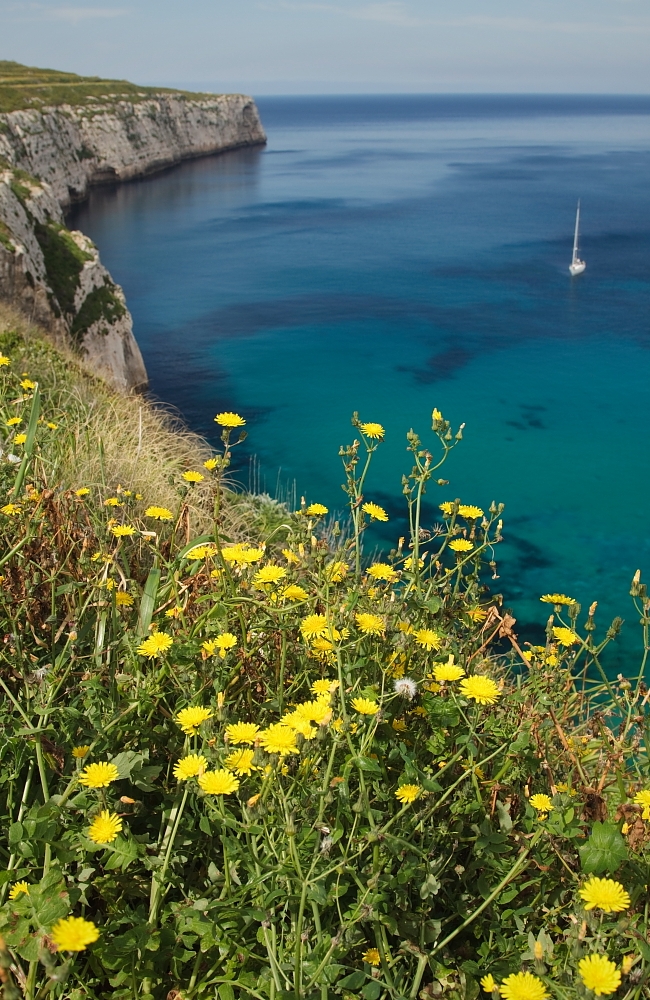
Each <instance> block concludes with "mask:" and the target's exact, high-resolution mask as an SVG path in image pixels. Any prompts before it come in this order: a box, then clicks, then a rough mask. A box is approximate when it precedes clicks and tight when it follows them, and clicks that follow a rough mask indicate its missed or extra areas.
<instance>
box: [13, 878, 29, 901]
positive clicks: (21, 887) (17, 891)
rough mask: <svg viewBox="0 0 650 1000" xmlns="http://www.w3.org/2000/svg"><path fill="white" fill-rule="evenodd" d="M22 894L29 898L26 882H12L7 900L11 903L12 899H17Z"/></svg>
mask: <svg viewBox="0 0 650 1000" xmlns="http://www.w3.org/2000/svg"><path fill="white" fill-rule="evenodd" d="M23 893H25V895H26V896H29V885H28V884H27V882H14V884H13V885H12V887H11V889H10V890H9V899H10V900H11V901H12V903H13V901H14V899H18V897H19V896H21V895H22V894H23Z"/></svg>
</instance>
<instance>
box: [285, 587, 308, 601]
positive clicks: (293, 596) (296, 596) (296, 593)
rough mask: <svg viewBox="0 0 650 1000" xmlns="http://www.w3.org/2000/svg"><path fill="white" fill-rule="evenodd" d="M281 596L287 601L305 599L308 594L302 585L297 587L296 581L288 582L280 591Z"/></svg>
mask: <svg viewBox="0 0 650 1000" xmlns="http://www.w3.org/2000/svg"><path fill="white" fill-rule="evenodd" d="M282 596H283V597H284V598H285V600H287V601H306V600H307V598H308V597H309V594H308V593H307V591H306V590H303V588H302V587H299V586H298V585H297V584H296V583H291V584H289V586H288V587H285V588H284V590H283V591H282Z"/></svg>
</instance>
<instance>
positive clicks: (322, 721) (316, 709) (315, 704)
mask: <svg viewBox="0 0 650 1000" xmlns="http://www.w3.org/2000/svg"><path fill="white" fill-rule="evenodd" d="M296 712H297V713H298V715H300V716H302V718H303V719H307V721H308V722H315V723H316V725H318V726H325V725H327V723H328V722H329V721H330V719H331V717H332V709H331V708H330V703H329V692H328V694H327V695H326V696H325V697H323V696H322V695H321V697H320V698H316V699H315V700H314V701H305V702H303V704H302V705H297V706H296Z"/></svg>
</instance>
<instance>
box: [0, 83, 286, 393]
mask: <svg viewBox="0 0 650 1000" xmlns="http://www.w3.org/2000/svg"><path fill="white" fill-rule="evenodd" d="M141 96H142V97H144V98H145V99H144V100H141V99H131V100H124V99H119V100H116V99H113V98H112V96H111V95H106V96H102V97H98V98H95V99H93V100H91V101H89V102H86V103H85V104H83V105H81V106H73V105H61V106H58V107H52V108H43V109H42V110H38V111H37V110H31V109H29V110H17V111H11V112H8V113H5V114H0V296H1V297H3V298H5V299H8V300H9V301H11V302H12V303H14V304H15V305H17V306H19V308H21V310H22V311H23V312H25V313H26V314H27V315H28V316H29V317H30V318H31V319H32V320H34V321H36V322H39V323H40V324H41V325H43V326H45V327H46V328H47V329H48V330H49V331H50V333H51V335H52V336H53V338H54V339H55V340H56V341H58V342H59V343H67V344H68V345H71V346H72V347H73V348H74V349H76V350H77V351H79V353H81V354H82V355H83V356H85V357H86V359H87V360H88V362H89V363H90V364H91V366H92V367H93V368H94V369H95V370H96V371H97V372H98V373H101V374H102V375H103V376H104V377H106V378H108V379H109V381H111V382H112V383H113V385H115V386H116V387H117V388H119V389H120V390H122V391H131V390H133V389H139V388H143V387H144V386H146V382H147V375H146V371H145V367H144V363H143V361H142V356H141V354H140V350H139V348H138V346H137V343H136V341H135V338H134V336H133V329H132V320H131V315H130V313H129V311H128V309H127V308H126V303H125V300H124V294H123V292H122V289H121V288H120V287H119V286H118V285H116V284H115V283H114V282H113V281H112V279H111V276H110V274H109V273H108V271H107V270H106V269H105V268H104V267H103V265H102V263H101V261H100V259H99V254H98V253H97V250H96V248H95V247H94V245H93V244H92V243H91V241H90V240H89V239H88V238H87V237H85V236H84V235H83V234H82V233H79V232H71V231H70V230H68V229H66V227H65V224H64V218H63V210H64V209H65V208H66V207H67V206H68V205H69V204H70V203H71V202H73V201H79V200H81V199H83V198H84V197H85V196H86V195H87V193H88V188H89V187H90V185H92V184H98V183H105V182H107V181H124V180H129V179H131V178H134V177H139V176H143V175H145V174H149V173H152V172H154V171H156V170H160V169H162V168H164V167H166V166H170V165H172V164H174V163H178V162H179V161H180V160H183V159H188V158H190V157H196V156H203V155H206V154H209V153H215V152H219V151H221V150H226V149H235V148H237V147H238V146H248V145H256V144H259V143H263V142H265V141H266V136H265V134H264V130H263V128H262V125H261V122H260V120H259V115H258V113H257V108H256V107H255V104H254V102H253V101H252V100H251V99H250V98H248V97H244V96H242V95H238V94H234V95H230V94H229V95H224V96H215V97H210V96H199V95H197V97H196V98H195V99H192V98H191V97H189V96H187V95H184V94H178V95H175V94H173V93H161V94H155V95H153V96H149V95H147V94H143V95H141ZM139 97H140V95H138V98H139ZM3 167H4V169H3Z"/></svg>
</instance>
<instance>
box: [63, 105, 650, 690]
mask: <svg viewBox="0 0 650 1000" xmlns="http://www.w3.org/2000/svg"><path fill="white" fill-rule="evenodd" d="M258 105H259V108H260V112H261V115H262V119H263V121H264V124H265V126H266V129H267V132H268V136H269V142H268V146H266V147H264V148H256V149H243V150H237V151H233V152H230V153H226V154H224V155H221V156H214V157H208V158H205V159H200V160H194V161H191V162H187V163H184V164H182V165H181V166H179V167H177V168H175V169H172V170H169V171H167V172H165V173H162V174H159V175H156V176H154V177H151V178H149V179H146V180H141V181H136V182H133V183H130V184H124V185H121V186H117V187H114V188H112V187H111V188H98V189H96V190H94V191H93V192H92V195H91V197H90V199H89V201H88V202H86V203H85V204H83V205H81V206H78V207H77V208H76V209H75V210H74V212H73V213H72V216H71V219H70V222H71V224H72V225H74V226H75V227H78V228H80V229H82V230H83V231H84V232H86V233H88V234H89V235H90V236H91V237H92V238H93V240H95V242H96V243H97V245H98V247H99V249H100V252H101V255H102V259H103V260H104V262H105V264H106V265H107V266H108V267H109V269H110V271H111V272H112V274H113V276H114V277H115V279H116V280H117V281H118V282H120V284H122V286H123V287H124V289H125V292H126V295H127V300H128V304H129V307H130V309H131V311H132V313H133V317H134V322H135V332H136V336H137V339H138V341H139V343H140V346H141V348H142V352H143V354H144V358H145V362H146V365H147V369H148V371H149V375H150V379H151V389H152V392H153V394H154V395H155V396H156V397H157V398H159V399H161V400H164V401H166V402H167V403H169V404H171V405H173V406H174V407H176V408H177V409H178V410H179V411H180V412H181V414H182V415H183V416H184V417H185V419H186V420H187V422H188V424H189V425H190V426H191V427H192V428H194V429H195V430H196V431H198V432H200V433H201V434H204V435H206V436H207V437H209V438H211V439H212V440H216V438H217V435H216V434H215V424H214V423H213V419H212V418H213V416H214V414H215V413H216V412H217V411H218V410H224V409H233V410H236V411H238V412H239V413H241V414H243V415H244V416H245V417H246V419H247V421H248V430H249V432H250V437H249V440H248V441H247V443H246V449H247V450H246V451H245V452H242V455H241V458H240V466H239V473H238V474H239V477H240V480H241V482H242V483H243V485H244V486H247V485H248V482H249V471H248V469H249V462H251V461H252V457H253V456H256V460H255V461H256V463H257V462H259V472H258V473H257V474H256V478H255V482H256V483H257V482H261V484H262V486H264V485H265V486H266V489H267V490H268V491H269V492H271V493H275V492H276V489H278V484H279V489H280V492H283V491H285V490H286V489H287V488H288V486H290V484H291V483H293V482H294V481H295V482H296V485H297V491H298V495H300V494H301V493H303V494H304V495H306V497H307V498H308V501H310V502H312V501H320V502H323V503H326V504H327V505H328V506H330V508H332V509H340V508H341V506H342V502H343V493H342V492H341V490H340V487H339V484H340V483H341V482H342V473H341V470H340V465H339V458H338V456H337V453H338V448H339V445H341V444H343V443H346V442H349V441H351V440H352V437H353V433H352V427H351V425H350V415H351V413H352V411H353V410H358V411H359V413H360V415H361V417H362V419H363V420H372V421H378V422H380V423H382V424H383V425H384V426H385V428H386V430H387V436H386V443H385V444H384V445H383V446H382V447H381V449H380V451H379V454H378V456H377V460H376V462H375V464H374V467H373V469H372V471H371V474H370V477H369V480H368V487H367V498H368V499H372V500H375V501H376V502H378V503H380V504H383V505H384V506H385V507H386V509H387V510H388V512H389V514H390V517H391V520H390V522H389V523H388V524H387V525H384V526H382V528H381V530H380V529H379V528H373V532H374V534H373V538H372V543H371V544H375V545H378V546H383V545H389V544H391V543H393V542H394V540H395V539H396V538H397V537H398V536H399V535H400V534H403V533H405V520H404V505H403V502H402V497H401V487H400V477H401V474H402V473H403V472H407V471H408V470H409V468H410V466H409V462H408V456H407V454H406V450H405V445H406V440H405V434H406V431H407V430H408V429H409V428H410V427H413V428H415V429H416V430H417V431H418V432H419V433H420V434H421V436H422V438H423V440H424V442H425V443H431V442H432V436H431V433H430V426H431V422H430V414H431V410H432V408H433V407H434V406H436V407H438V408H439V409H441V410H442V411H443V413H444V415H445V416H446V417H447V418H448V419H449V420H451V421H452V423H453V424H454V425H458V424H460V423H461V422H462V421H464V422H465V423H466V429H465V436H464V441H463V442H462V444H461V446H460V447H459V448H458V449H457V450H456V451H455V452H454V453H453V454H452V456H451V458H450V460H449V463H448V465H447V466H446V468H445V473H444V475H445V478H447V479H449V481H450V482H449V486H447V487H444V488H439V487H432V489H431V490H430V492H429V495H428V499H429V506H428V507H427V511H426V518H425V525H426V526H427V527H431V525H432V524H433V523H435V521H436V520H438V511H437V504H438V503H440V502H441V501H442V500H447V499H453V498H454V497H461V498H462V500H463V501H464V502H466V503H473V504H478V505H480V506H482V507H484V508H487V506H488V505H489V504H490V502H491V501H492V500H497V501H501V502H503V503H505V505H506V509H505V512H504V521H505V528H504V534H505V538H506V542H505V543H504V544H503V545H502V546H501V547H500V549H498V550H497V556H498V559H499V579H498V580H494V581H491V585H492V587H493V588H494V589H495V590H498V591H501V592H503V593H504V594H505V596H506V599H507V602H508V604H509V606H511V607H512V609H513V612H514V614H515V615H516V617H517V618H518V620H519V624H520V627H521V630H522V633H523V635H524V637H526V638H528V639H531V640H534V638H535V637H536V636H538V635H541V634H542V628H543V625H544V622H545V619H546V616H547V612H548V606H547V605H543V604H540V603H539V595H541V594H543V593H545V592H547V591H556V590H558V591H563V592H564V593H567V594H570V595H572V596H574V597H575V598H577V599H578V600H579V601H580V602H581V603H582V605H583V608H584V609H585V610H586V606H587V605H588V604H589V603H591V602H592V601H594V600H597V601H598V602H599V611H598V614H597V622H598V623H599V625H600V626H602V627H605V626H606V625H607V624H609V620H610V619H611V617H612V616H613V615H614V614H620V615H621V616H622V617H624V618H625V619H626V625H625V629H624V632H623V638H622V640H621V642H620V643H619V644H618V653H617V654H613V655H612V656H610V658H609V669H610V670H612V671H614V672H617V671H618V670H623V671H624V672H626V673H633V672H634V669H635V666H636V662H637V652H638V649H639V648H640V637H639V631H640V629H639V625H638V624H637V620H638V616H637V614H636V613H635V612H634V609H633V607H632V604H631V602H630V599H629V597H628V596H627V595H628V590H629V583H630V579H631V577H632V575H633V573H634V571H635V570H636V569H638V568H640V569H641V570H642V572H643V573H644V575H645V578H646V579H650V538H649V535H648V522H649V514H650V468H649V462H648V447H649V430H648V428H649V417H650V379H649V375H650V366H649V362H650V309H649V306H650V184H649V183H648V180H649V178H650V98H648V97H620V96H617V97H575V96H572V97H561V96H512V95H510V96H481V97H475V96H469V95H463V96H449V95H448V96H433V95H430V96H429V95H420V96H412V97H410V96H386V97H382V96H370V97H365V96H363V97H359V96H356V97H304V98H297V97H278V98H271V97H265V98H261V99H260V100H259V101H258ZM578 198H580V199H581V202H582V233H581V247H582V254H583V256H584V257H585V259H586V261H587V270H586V272H585V274H583V275H582V276H580V277H579V278H576V279H571V278H570V277H569V274H568V264H569V262H570V258H571V245H572V239H573V225H574V219H575V210H576V203H577V200H578ZM151 500H152V501H155V497H154V498H151ZM582 618H584V611H583V615H582V616H581V620H582Z"/></svg>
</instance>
